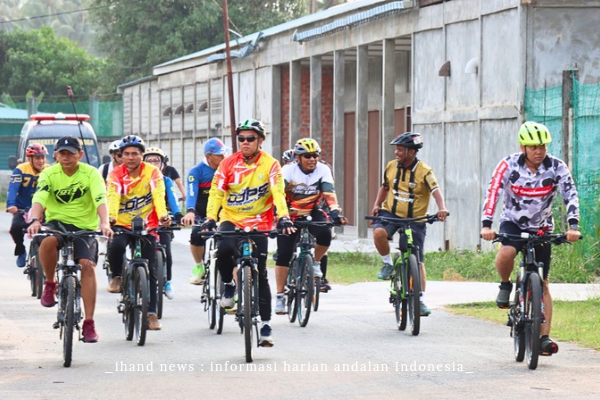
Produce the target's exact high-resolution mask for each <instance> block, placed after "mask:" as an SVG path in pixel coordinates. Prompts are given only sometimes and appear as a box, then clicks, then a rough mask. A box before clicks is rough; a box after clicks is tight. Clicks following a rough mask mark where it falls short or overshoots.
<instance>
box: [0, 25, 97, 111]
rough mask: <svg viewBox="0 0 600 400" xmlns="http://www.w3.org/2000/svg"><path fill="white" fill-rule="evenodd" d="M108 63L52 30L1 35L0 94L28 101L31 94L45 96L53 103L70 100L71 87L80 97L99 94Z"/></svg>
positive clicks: (3, 32)
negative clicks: (67, 88) (105, 64)
mask: <svg viewBox="0 0 600 400" xmlns="http://www.w3.org/2000/svg"><path fill="white" fill-rule="evenodd" d="M103 66H104V61H103V60H102V59H98V58H96V57H94V56H91V55H90V54H89V53H88V52H87V51H86V50H84V49H82V48H80V47H79V46H78V45H77V43H75V42H73V41H70V40H68V39H65V38H58V37H57V36H56V34H55V33H54V31H53V30H52V29H51V28H48V27H42V28H41V29H40V30H31V31H27V32H25V31H23V30H15V31H11V32H5V31H0V93H8V94H10V95H11V97H12V98H13V99H17V100H24V99H25V97H26V95H27V93H28V92H30V91H32V92H33V93H34V94H40V93H44V94H45V96H46V99H47V100H49V101H60V100H65V98H66V87H67V86H71V87H72V88H73V90H74V91H75V92H76V94H77V95H78V96H84V97H87V96H90V95H92V94H93V93H94V92H96V91H97V90H98V87H99V78H98V77H99V74H100V71H101V70H102V68H103Z"/></svg>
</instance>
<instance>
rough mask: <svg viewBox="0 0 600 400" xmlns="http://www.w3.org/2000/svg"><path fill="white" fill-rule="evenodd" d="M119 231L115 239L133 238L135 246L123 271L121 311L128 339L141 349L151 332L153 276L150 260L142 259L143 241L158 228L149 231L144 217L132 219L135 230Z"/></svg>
mask: <svg viewBox="0 0 600 400" xmlns="http://www.w3.org/2000/svg"><path fill="white" fill-rule="evenodd" d="M117 228H118V230H116V231H115V233H114V234H115V236H117V235H129V236H130V237H131V238H133V244H130V245H129V248H130V250H131V256H130V259H129V261H127V262H126V264H125V267H124V268H123V284H122V288H123V290H122V292H121V300H120V301H119V305H118V306H117V310H118V312H119V313H121V314H123V324H124V326H125V338H126V339H127V340H132V339H133V337H134V336H135V338H136V342H137V344H138V346H143V345H144V344H145V343H146V331H147V329H148V323H147V320H148V303H149V302H150V275H149V263H148V260H146V259H145V258H142V240H143V239H144V236H145V235H148V234H149V233H150V232H152V231H155V230H156V229H158V228H152V229H149V230H146V229H145V228H144V220H143V219H142V218H140V217H135V218H133V219H132V221H131V229H127V228H125V227H122V226H119V227H117Z"/></svg>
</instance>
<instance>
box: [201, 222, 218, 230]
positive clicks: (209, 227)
mask: <svg viewBox="0 0 600 400" xmlns="http://www.w3.org/2000/svg"><path fill="white" fill-rule="evenodd" d="M200 229H201V230H203V231H214V230H215V229H217V223H216V222H215V220H214V219H207V220H206V221H204V223H203V224H202V225H200Z"/></svg>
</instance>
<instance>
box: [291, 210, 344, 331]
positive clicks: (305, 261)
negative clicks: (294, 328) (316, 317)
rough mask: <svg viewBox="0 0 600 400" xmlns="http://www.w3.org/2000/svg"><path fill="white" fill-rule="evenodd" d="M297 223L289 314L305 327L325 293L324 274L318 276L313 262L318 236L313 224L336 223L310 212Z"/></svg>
mask: <svg viewBox="0 0 600 400" xmlns="http://www.w3.org/2000/svg"><path fill="white" fill-rule="evenodd" d="M294 225H295V226H296V227H297V228H298V229H299V230H300V232H299V235H298V240H297V242H296V251H295V253H294V256H293V258H292V261H291V262H290V268H289V273H288V279H287V284H286V292H287V314H288V319H289V320H290V322H291V323H294V322H295V321H296V318H297V319H298V324H299V325H300V326H301V327H306V325H307V324H308V320H309V318H310V312H311V309H312V310H313V311H317V310H318V308H319V295H320V293H321V278H315V277H314V271H313V265H314V263H315V259H314V248H315V238H314V237H313V236H312V235H311V234H310V232H309V230H308V228H309V227H310V226H327V227H331V226H334V225H335V224H334V223H333V222H330V221H313V220H312V218H311V217H310V216H308V217H306V219H296V221H294Z"/></svg>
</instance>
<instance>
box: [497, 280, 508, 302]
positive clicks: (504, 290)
mask: <svg viewBox="0 0 600 400" xmlns="http://www.w3.org/2000/svg"><path fill="white" fill-rule="evenodd" d="M499 288H500V291H499V292H498V296H497V297H496V305H497V306H498V308H509V307H510V293H511V292H512V282H508V283H504V282H503V283H501V284H500V286H499Z"/></svg>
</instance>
